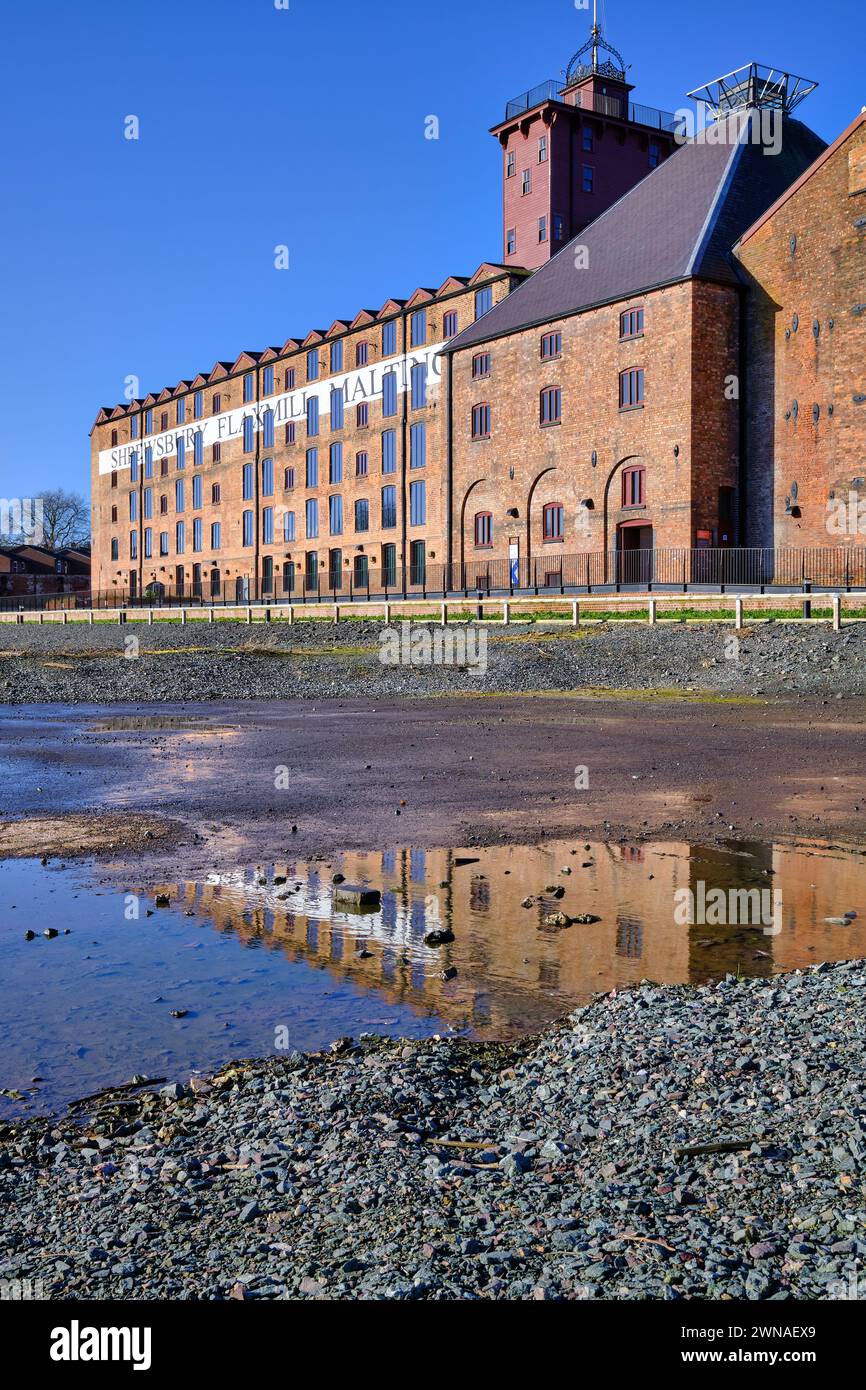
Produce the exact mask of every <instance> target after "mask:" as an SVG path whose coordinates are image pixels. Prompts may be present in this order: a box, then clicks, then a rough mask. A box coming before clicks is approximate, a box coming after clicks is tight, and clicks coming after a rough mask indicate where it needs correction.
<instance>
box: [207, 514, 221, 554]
mask: <svg viewBox="0 0 866 1390" xmlns="http://www.w3.org/2000/svg"><path fill="white" fill-rule="evenodd" d="M221 544H222V527H221V525H220V523H219V522H218V521H213V522H211V528H210V548H211V550H219V548H220V545H221Z"/></svg>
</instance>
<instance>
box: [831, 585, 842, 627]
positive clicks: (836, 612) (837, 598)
mask: <svg viewBox="0 0 866 1390" xmlns="http://www.w3.org/2000/svg"><path fill="white" fill-rule="evenodd" d="M833 631H834V632H841V631H842V595H841V594H834V595H833Z"/></svg>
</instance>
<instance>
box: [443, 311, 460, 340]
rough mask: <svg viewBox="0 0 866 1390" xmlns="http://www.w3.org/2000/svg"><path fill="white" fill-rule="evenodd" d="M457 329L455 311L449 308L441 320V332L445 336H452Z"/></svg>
mask: <svg viewBox="0 0 866 1390" xmlns="http://www.w3.org/2000/svg"><path fill="white" fill-rule="evenodd" d="M457 331H458V320H457V314H456V312H455V311H454V310H453V309H451V310H449V312H448V313H447V314H446V315H445V317H444V318H443V320H442V332H443V333H444V335H445V337H446V338H454V337H455V336H456V334H457Z"/></svg>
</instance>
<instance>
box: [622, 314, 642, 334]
mask: <svg viewBox="0 0 866 1390" xmlns="http://www.w3.org/2000/svg"><path fill="white" fill-rule="evenodd" d="M619 336H620V338H640V337H642V336H643V309H626V310H625V311H624V312H623V313H621V314H620V316H619Z"/></svg>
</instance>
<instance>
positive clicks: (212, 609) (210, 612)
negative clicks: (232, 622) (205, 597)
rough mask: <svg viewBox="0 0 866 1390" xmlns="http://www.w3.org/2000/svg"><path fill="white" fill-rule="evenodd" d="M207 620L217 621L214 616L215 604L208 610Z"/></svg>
mask: <svg viewBox="0 0 866 1390" xmlns="http://www.w3.org/2000/svg"><path fill="white" fill-rule="evenodd" d="M207 620H208V622H209V623H212V622H215V621H216V620H215V618H214V607H213V604H211V606H210V608H209V609H208V610H207Z"/></svg>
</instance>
